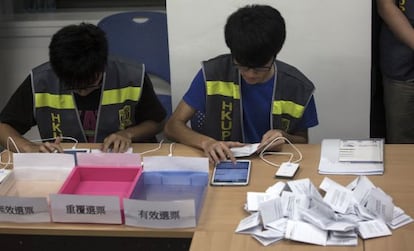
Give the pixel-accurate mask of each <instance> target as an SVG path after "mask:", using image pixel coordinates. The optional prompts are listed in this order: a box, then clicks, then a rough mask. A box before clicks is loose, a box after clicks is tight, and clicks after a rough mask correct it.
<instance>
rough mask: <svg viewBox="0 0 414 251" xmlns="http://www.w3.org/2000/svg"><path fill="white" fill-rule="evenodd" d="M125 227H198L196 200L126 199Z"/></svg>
mask: <svg viewBox="0 0 414 251" xmlns="http://www.w3.org/2000/svg"><path fill="white" fill-rule="evenodd" d="M124 208H125V225H129V226H136V227H152V228H187V227H195V226H196V215H195V214H196V209H195V201H194V200H174V201H146V200H134V199H124Z"/></svg>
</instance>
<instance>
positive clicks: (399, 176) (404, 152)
mask: <svg viewBox="0 0 414 251" xmlns="http://www.w3.org/2000/svg"><path fill="white" fill-rule="evenodd" d="M156 146H157V145H156V144H137V145H134V152H138V153H141V152H144V151H147V150H149V149H153V148H155V147H156ZM79 147H87V146H86V145H79ZM297 147H298V148H299V150H300V151H301V152H302V154H303V160H302V161H301V164H300V169H299V171H298V173H297V174H296V177H295V179H301V178H310V180H311V181H312V183H313V184H314V185H315V186H319V184H320V183H321V181H322V180H323V178H324V177H325V175H319V174H318V172H317V169H318V164H319V158H320V145H297ZM169 149H170V144H169V143H164V144H163V145H162V147H161V149H160V150H158V151H155V152H151V153H146V154H145V155H144V156H150V155H167V154H168V153H169ZM284 150H285V151H292V152H294V151H293V150H292V149H291V148H290V147H289V146H285V149H284ZM173 155H177V156H193V157H195V156H203V153H202V152H201V151H199V150H196V149H193V148H190V147H187V146H184V145H180V144H175V145H174V146H173ZM285 158H286V157H283V156H267V159H269V160H271V161H273V162H275V163H281V162H283V161H285V160H286V159H285ZM251 160H252V173H251V181H250V184H249V185H248V186H246V187H211V186H210V187H208V190H207V194H206V198H205V201H204V206H203V209H202V212H201V216H200V219H199V222H198V225H197V227H196V228H191V229H161V230H158V229H147V228H135V227H128V226H124V225H98V224H67V223H65V224H61V223H47V224H44V223H42V224H20V223H19V224H17V223H0V233H14V234H45V235H84V236H128V237H131V236H137V237H177V238H193V240H192V244H191V248H190V250H191V251H199V250H206V251H207V250H238V251H240V250H242V251H243V250H322V249H325V250H368V251H371V250H375V251H377V250H407V251H408V250H412V249H413V247H414V224H409V225H406V226H404V227H402V228H400V229H397V230H393V231H392V233H393V235H392V236H390V237H382V238H376V239H371V240H366V241H363V240H361V239H360V240H359V242H358V246H356V247H326V248H324V247H322V246H316V245H310V244H303V243H299V242H294V241H288V240H283V241H281V242H278V243H276V244H274V245H271V246H268V247H264V246H262V245H261V244H260V243H259V242H257V241H256V240H255V239H253V238H252V237H251V236H249V235H242V234H236V233H235V232H234V231H235V229H236V227H237V225H238V224H239V222H240V220H241V219H243V218H244V217H246V216H247V213H246V212H245V211H244V210H243V205H244V203H245V202H246V193H247V192H248V191H256V192H263V191H265V190H266V188H267V187H269V186H271V185H273V184H274V183H276V182H277V181H281V180H280V179H275V178H274V173H275V171H276V168H275V167H273V166H270V165H268V164H266V163H265V162H263V161H262V160H260V159H259V158H258V157H253V158H251ZM413 162H414V145H386V146H385V173H384V175H382V176H369V179H370V180H371V181H372V182H373V183H374V184H375V185H376V186H378V187H380V188H381V189H383V190H384V191H385V192H386V193H387V194H389V195H390V196H391V197H392V198H393V199H394V204H395V205H397V206H399V207H401V208H402V209H403V210H404V211H405V212H406V213H407V214H408V215H410V216H414V167H413V164H412V163H413ZM211 168H212V165H210V169H211ZM329 178H331V179H333V180H335V181H336V182H338V183H340V184H343V185H346V184H348V183H349V182H351V181H352V180H353V179H355V178H356V176H351V175H329Z"/></svg>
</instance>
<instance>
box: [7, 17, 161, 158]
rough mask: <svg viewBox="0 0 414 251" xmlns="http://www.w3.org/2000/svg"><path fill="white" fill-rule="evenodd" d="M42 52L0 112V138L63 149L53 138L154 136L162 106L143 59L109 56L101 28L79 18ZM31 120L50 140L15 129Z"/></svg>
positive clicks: (119, 148)
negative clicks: (39, 62) (40, 60)
mask: <svg viewBox="0 0 414 251" xmlns="http://www.w3.org/2000/svg"><path fill="white" fill-rule="evenodd" d="M49 57H50V61H49V62H47V63H44V64H42V65H40V66H37V67H35V68H34V69H33V70H32V72H31V74H30V76H28V77H27V78H26V80H25V81H24V82H23V83H22V85H21V86H20V87H19V88H18V89H17V91H16V92H15V93H14V94H13V96H12V98H11V99H10V101H9V102H8V104H7V105H6V107H5V108H4V109H3V111H2V113H1V114H0V120H1V123H0V141H1V144H2V145H3V146H7V145H9V148H10V146H11V149H10V150H14V151H20V152H39V151H40V152H62V151H63V149H62V147H61V145H60V144H59V143H60V141H61V140H62V139H65V138H73V140H74V141H77V142H92V143H95V142H98V143H102V147H101V149H102V150H103V151H108V150H111V151H113V152H125V151H126V150H127V149H128V148H129V147H130V144H131V143H132V142H149V141H150V142H155V141H156V140H155V135H156V134H157V133H159V132H160V131H161V129H162V125H163V123H162V122H163V120H164V118H165V116H166V112H165V110H164V108H163V107H162V105H161V103H160V102H159V101H158V99H157V97H156V95H155V93H154V90H153V87H152V83H151V81H150V80H149V78H148V76H147V75H146V74H145V66H144V65H143V64H139V63H136V62H130V61H127V60H123V59H120V58H116V57H111V56H108V45H107V41H106V37H105V33H104V32H103V31H102V30H100V29H99V28H98V27H96V26H95V25H92V24H86V23H82V24H80V25H69V26H66V27H64V28H62V29H61V30H59V31H58V32H57V33H56V34H55V35H53V37H52V40H51V43H50V46H49ZM34 125H37V126H38V129H39V133H40V136H41V138H42V139H43V140H48V139H53V142H44V143H36V142H32V141H29V140H27V139H25V138H24V137H23V136H21V135H22V134H24V133H25V132H26V131H28V130H29V129H30V128H31V127H32V126H34ZM8 142H9V144H7V143H8ZM10 142H12V143H13V144H11V143H10Z"/></svg>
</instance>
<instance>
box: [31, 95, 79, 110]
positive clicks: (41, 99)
mask: <svg viewBox="0 0 414 251" xmlns="http://www.w3.org/2000/svg"><path fill="white" fill-rule="evenodd" d="M35 105H36V108H41V107H51V108H55V109H74V108H75V103H74V102H73V98H72V95H57V94H50V93H36V94H35Z"/></svg>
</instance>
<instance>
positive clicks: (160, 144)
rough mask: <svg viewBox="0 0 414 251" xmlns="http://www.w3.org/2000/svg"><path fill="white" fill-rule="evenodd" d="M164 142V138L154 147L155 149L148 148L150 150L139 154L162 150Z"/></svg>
mask: <svg viewBox="0 0 414 251" xmlns="http://www.w3.org/2000/svg"><path fill="white" fill-rule="evenodd" d="M163 142H164V140H163V139H162V140H161V141H160V143H159V144H158V146H157V147H156V148H154V149H150V150H148V151H145V152H142V153H139V154H141V155H144V154H146V153H150V152H155V151H158V150H160V149H161V146H162V143H163Z"/></svg>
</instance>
